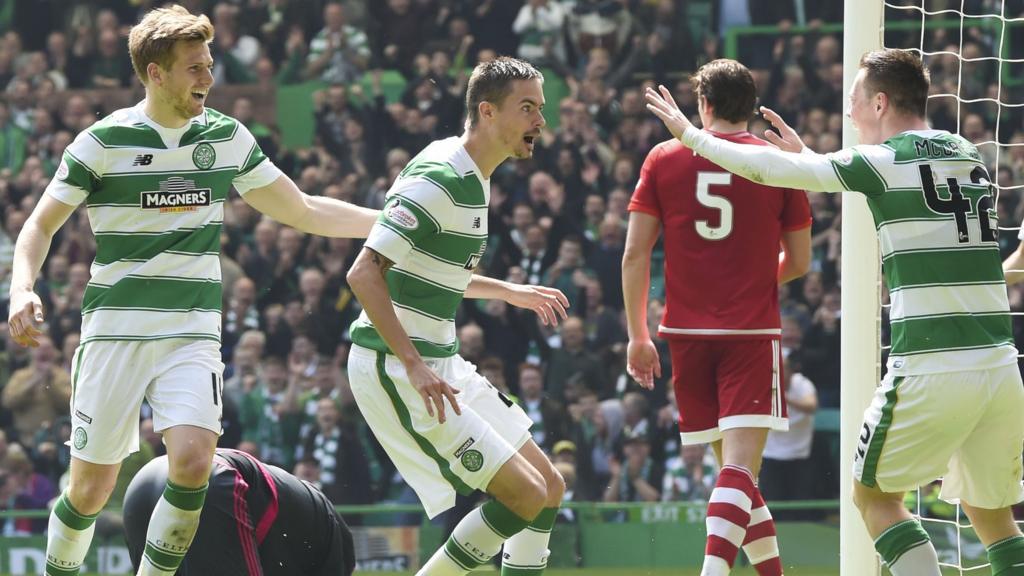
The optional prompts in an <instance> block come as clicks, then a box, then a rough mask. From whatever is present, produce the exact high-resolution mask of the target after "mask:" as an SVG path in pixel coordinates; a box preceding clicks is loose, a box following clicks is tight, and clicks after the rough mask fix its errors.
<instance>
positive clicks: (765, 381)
mask: <svg viewBox="0 0 1024 576" xmlns="http://www.w3.org/2000/svg"><path fill="white" fill-rule="evenodd" d="M668 345H669V350H670V351H671V353H672V386H673V388H674V389H675V394H676V405H677V406H678V407H679V435H680V437H681V438H682V442H683V444H702V443H705V442H714V441H715V440H719V439H720V438H721V437H722V430H729V429H731V428H770V429H772V430H788V429H789V420H787V419H786V396H785V386H784V385H783V384H782V354H781V349H780V347H779V341H778V340H669V344H668Z"/></svg>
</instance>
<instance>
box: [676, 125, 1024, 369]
mask: <svg viewBox="0 0 1024 576" xmlns="http://www.w3.org/2000/svg"><path fill="white" fill-rule="evenodd" d="M683 141H684V143H686V144H687V145H689V146H691V147H692V148H693V149H694V150H695V151H696V152H697V153H699V154H701V155H702V156H704V157H706V158H709V159H710V160H712V161H713V162H715V163H717V164H719V165H720V166H722V167H723V168H725V169H727V170H729V171H731V172H735V173H736V174H740V175H742V176H744V177H746V178H749V179H751V180H754V181H756V182H762V183H765V184H769V185H773V186H787V187H792V188H803V189H805V190H811V191H819V192H840V191H842V190H852V191H855V192H860V193H862V194H864V195H865V196H866V197H867V203H868V206H869V207H870V209H871V213H872V215H873V217H874V221H875V227H876V229H877V231H878V239H879V245H880V248H881V256H882V266H883V270H884V272H885V282H886V286H887V287H888V289H889V295H890V298H891V301H892V307H891V309H890V320H891V328H892V349H891V351H890V354H889V362H888V368H889V370H890V371H891V372H892V373H893V374H894V375H895V376H910V375H916V374H935V373H943V372H958V371H964V370H981V369H987V368H995V367H998V366H1005V365H1008V364H1014V363H1016V362H1017V349H1016V347H1015V346H1014V343H1013V332H1012V329H1011V322H1010V314H1009V309H1010V308H1009V302H1008V299H1007V295H1006V282H1005V279H1004V277H1003V269H1002V262H1001V258H1000V256H999V247H998V244H997V234H998V229H997V225H996V214H995V209H994V205H993V198H992V193H991V189H990V184H989V174H988V172H987V170H986V169H985V164H984V162H983V161H982V159H981V157H980V156H979V155H978V150H977V148H975V146H974V145H973V144H971V143H970V142H968V141H967V140H965V139H964V138H962V137H961V136H959V135H956V134H950V133H949V132H946V131H943V130H910V131H906V132H902V133H900V134H897V135H896V136H893V137H892V138H890V139H888V140H886V141H885V142H884V143H882V144H879V145H865V146H854V147H852V148H846V149H844V150H840V151H839V152H835V153H832V154H826V155H820V154H813V153H804V154H791V153H785V152H780V151H778V150H772V149H769V148H767V147H754V146H742V145H739V144H733V143H731V142H726V141H724V140H721V139H716V138H714V137H712V136H708V135H705V134H703V133H702V132H701V131H700V130H697V129H687V130H686V133H685V134H684V135H683ZM759 148H765V150H760V149H759Z"/></svg>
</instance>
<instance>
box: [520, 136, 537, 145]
mask: <svg viewBox="0 0 1024 576" xmlns="http://www.w3.org/2000/svg"><path fill="white" fill-rule="evenodd" d="M536 139H537V135H536V134H527V135H526V136H523V142H526V145H527V146H533V141H534V140H536Z"/></svg>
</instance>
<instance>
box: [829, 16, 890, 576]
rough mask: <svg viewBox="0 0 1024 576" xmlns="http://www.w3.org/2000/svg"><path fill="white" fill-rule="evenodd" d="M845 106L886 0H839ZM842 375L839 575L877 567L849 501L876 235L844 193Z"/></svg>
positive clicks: (854, 575)
mask: <svg viewBox="0 0 1024 576" xmlns="http://www.w3.org/2000/svg"><path fill="white" fill-rule="evenodd" d="M843 8H844V10H843V24H844V31H843V89H844V91H843V98H844V100H843V106H844V110H845V107H846V106H847V103H846V94H849V91H850V86H852V85H853V79H854V77H855V76H856V75H857V70H858V63H859V62H860V57H861V55H862V54H864V53H865V52H869V51H871V50H877V49H879V48H881V47H882V33H883V12H884V2H882V1H880V0H873V1H868V2H865V1H864V0H844V7H843ZM843 117H844V120H843V147H844V148H845V147H848V146H853V145H855V144H857V132H856V130H854V129H853V124H852V123H851V122H850V119H849V118H848V117H846V115H845V114H844V116H843ZM842 218H843V224H842V246H843V254H842V259H841V263H840V266H841V268H840V270H841V274H842V295H841V297H842V312H843V318H842V324H841V327H840V330H841V331H840V340H841V347H840V350H841V361H840V362H841V374H842V375H841V378H840V386H841V388H840V390H841V392H840V419H841V421H840V433H839V437H840V449H839V455H840V456H839V487H840V488H839V490H840V494H839V500H840V503H841V504H840V507H839V515H840V524H839V528H840V529H839V555H840V574H842V575H843V576H877V575H878V574H880V573H881V572H880V570H881V568H880V566H879V563H878V557H877V555H876V554H875V547H874V543H873V542H872V540H871V537H870V536H869V535H868V531H867V529H866V528H865V527H864V523H863V521H862V520H861V518H860V512H858V510H857V507H856V506H854V504H853V497H852V494H853V457H854V451H855V450H856V449H857V438H858V437H859V436H860V431H861V425H862V419H863V415H864V409H865V408H867V406H868V404H870V402H871V397H872V395H873V393H874V390H875V387H876V386H877V385H878V380H879V377H880V366H879V362H880V360H879V358H880V355H881V349H880V340H879V327H880V322H881V320H880V314H879V307H880V301H879V281H880V275H879V269H880V262H879V252H878V237H877V235H876V234H875V225H874V221H873V220H872V218H871V212H870V210H869V209H868V205H867V201H866V200H865V198H864V197H863V196H862V195H860V194H844V195H843V210H842Z"/></svg>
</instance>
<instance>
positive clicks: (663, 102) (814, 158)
mask: <svg viewBox="0 0 1024 576" xmlns="http://www.w3.org/2000/svg"><path fill="white" fill-rule="evenodd" d="M659 90H660V92H661V93H660V94H659V93H658V92H655V91H654V90H653V89H651V88H648V89H647V92H646V93H645V94H644V96H645V97H646V98H647V109H648V110H650V111H651V112H653V113H654V115H655V116H657V117H658V118H660V119H661V121H662V122H664V123H665V126H666V127H667V128H668V129H669V131H670V132H671V133H672V135H673V136H675V137H676V138H678V139H680V140H682V142H683V144H686V145H687V146H688V147H690V148H691V149H692V150H693V151H694V152H696V153H697V154H700V155H701V156H703V157H705V158H707V159H708V160H711V161H712V162H714V163H715V164H718V165H719V166H721V167H722V168H725V169H726V170H728V171H729V172H732V173H733V174H737V175H739V176H742V177H744V178H746V179H747V180H750V181H752V182H757V183H759V184H766V185H768V186H778V187H780V188H798V189H803V190H807V191H809V192H839V191H841V190H843V184H842V183H841V182H840V181H839V178H838V176H836V175H835V172H834V170H833V168H832V162H831V161H830V160H829V159H828V157H826V156H824V155H822V154H814V153H811V152H809V151H806V150H805V152H804V153H802V154H796V153H793V152H784V151H782V150H776V149H775V148H773V147H771V146H754V145H751V144H737V143H735V142H729V141H727V140H723V139H721V138H716V137H715V136H713V135H711V134H708V133H707V132H704V131H702V130H700V129H698V128H697V127H695V126H694V125H693V124H691V123H690V121H689V119H687V118H686V115H685V114H683V113H682V112H681V111H680V110H679V107H678V106H677V105H676V103H675V100H674V99H673V98H672V94H671V93H670V92H669V91H668V89H667V88H665V87H664V86H660V87H659Z"/></svg>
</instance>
